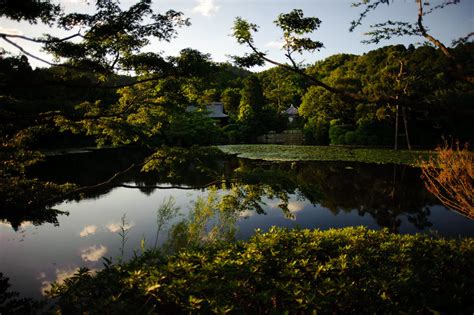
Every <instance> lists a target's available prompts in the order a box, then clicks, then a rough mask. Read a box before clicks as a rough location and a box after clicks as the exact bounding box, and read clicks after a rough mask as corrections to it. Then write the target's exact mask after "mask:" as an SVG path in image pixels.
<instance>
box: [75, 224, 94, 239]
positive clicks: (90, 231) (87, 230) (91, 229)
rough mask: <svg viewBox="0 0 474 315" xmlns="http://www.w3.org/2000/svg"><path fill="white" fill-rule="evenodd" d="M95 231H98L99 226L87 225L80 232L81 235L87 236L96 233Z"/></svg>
mask: <svg viewBox="0 0 474 315" xmlns="http://www.w3.org/2000/svg"><path fill="white" fill-rule="evenodd" d="M95 232H97V226H95V225H87V226H85V227H84V228H83V229H82V231H81V233H79V236H80V237H86V236H89V235H93V234H95Z"/></svg>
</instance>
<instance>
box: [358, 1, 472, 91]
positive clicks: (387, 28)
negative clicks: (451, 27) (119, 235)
mask: <svg viewBox="0 0 474 315" xmlns="http://www.w3.org/2000/svg"><path fill="white" fill-rule="evenodd" d="M460 1H461V0H443V1H441V3H440V4H437V5H432V4H431V3H430V1H423V0H415V2H416V4H417V8H418V15H417V19H416V21H414V22H402V21H392V20H388V21H385V22H381V23H376V24H374V25H371V28H373V30H372V31H370V32H368V33H367V35H368V36H370V39H369V40H365V41H363V42H365V43H375V44H378V43H379V42H380V41H382V40H387V39H391V38H393V37H399V36H421V37H423V38H425V39H426V40H427V41H429V42H430V43H432V44H433V45H434V46H435V47H437V48H439V49H440V51H441V52H442V53H443V54H444V55H445V56H446V57H447V58H448V59H449V60H450V61H451V65H452V66H454V67H455V69H454V71H453V75H454V76H456V77H459V78H463V79H465V80H466V81H468V82H470V83H474V78H473V76H472V74H467V73H465V72H464V71H463V70H464V69H463V67H462V64H461V63H460V62H459V61H458V60H457V59H456V56H455V55H454V54H452V52H451V51H450V49H449V48H448V47H447V46H446V45H445V44H444V43H442V42H441V41H440V40H439V39H437V38H436V37H434V36H433V35H432V34H430V33H429V29H428V28H427V27H426V26H425V24H424V20H423V19H424V17H425V16H427V15H429V14H431V13H433V12H435V11H437V10H439V9H444V8H445V7H447V6H450V5H455V4H458V3H459V2H460ZM391 2H393V0H392V1H390V0H361V1H357V2H355V3H354V4H353V5H354V6H355V7H362V8H363V9H362V12H361V13H360V15H359V17H358V18H357V19H356V20H354V21H352V22H351V27H350V29H349V30H350V31H351V32H352V31H353V30H354V29H355V28H356V27H358V26H359V25H361V24H362V21H363V20H364V19H365V18H366V16H367V15H368V14H369V12H371V11H375V10H376V9H377V7H379V6H380V5H382V4H387V5H390V3H391ZM473 35H474V32H471V33H469V34H467V35H466V36H465V37H463V38H461V39H458V40H454V41H453V45H454V44H456V43H465V42H467V41H468V39H469V38H470V37H471V36H473Z"/></svg>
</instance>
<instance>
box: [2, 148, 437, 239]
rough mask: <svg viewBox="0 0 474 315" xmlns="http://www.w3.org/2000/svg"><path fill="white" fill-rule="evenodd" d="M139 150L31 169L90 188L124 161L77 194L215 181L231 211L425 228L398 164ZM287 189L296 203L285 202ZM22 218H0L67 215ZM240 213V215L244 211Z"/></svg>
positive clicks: (424, 207)
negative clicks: (308, 212)
mask: <svg viewBox="0 0 474 315" xmlns="http://www.w3.org/2000/svg"><path fill="white" fill-rule="evenodd" d="M149 153H150V152H146V151H143V150H126V151H124V149H113V150H103V151H95V152H92V153H90V154H76V155H65V156H56V157H51V158H49V159H48V160H47V161H46V162H45V163H43V164H42V165H39V166H37V167H36V168H35V169H32V170H31V174H32V175H33V176H37V177H39V178H41V179H42V180H45V181H54V182H57V183H66V182H73V183H76V184H78V185H80V186H88V185H89V186H90V185H95V184H97V183H100V182H103V181H106V180H107V179H109V178H110V177H111V176H113V175H114V174H115V172H116V171H117V170H118V169H125V168H127V167H128V166H130V163H131V162H134V163H137V164H139V166H137V167H135V168H134V169H132V170H131V171H129V172H126V173H124V174H121V175H120V176H119V177H117V179H116V180H114V181H112V182H110V183H109V184H107V185H103V186H100V187H99V188H98V189H94V190H87V191H85V192H83V193H82V197H83V198H86V199H89V200H90V199H99V198H102V197H103V196H105V195H106V194H108V193H110V191H111V190H112V189H114V187H127V188H137V189H139V191H140V192H142V193H143V194H145V195H146V196H150V195H151V194H153V192H154V191H156V190H157V189H169V188H175V187H180V189H200V188H204V187H207V186H208V185H209V184H211V183H212V184H216V185H218V186H219V187H220V188H221V189H223V190H224V191H227V194H225V196H224V198H225V199H226V202H227V203H229V205H231V206H232V207H233V208H234V209H235V210H236V211H239V212H241V213H243V214H246V215H248V214H249V211H255V212H256V213H259V214H263V213H265V207H266V206H267V204H266V203H265V201H264V200H267V202H276V204H275V205H273V207H275V206H276V207H278V208H279V209H281V211H282V212H283V214H284V215H285V216H286V217H287V218H293V219H294V216H295V213H296V212H298V211H301V210H302V209H303V208H304V206H305V205H306V204H311V205H313V206H321V207H323V208H325V209H328V210H330V211H331V212H332V213H333V214H335V215H339V214H340V213H351V212H354V211H356V212H357V213H358V214H359V215H360V216H366V215H368V216H370V217H372V218H374V220H375V221H376V222H377V225H378V226H380V227H386V228H389V229H390V230H392V231H394V232H396V231H398V230H399V227H400V225H401V222H402V220H401V217H402V216H404V217H406V218H407V220H408V222H410V223H411V224H413V226H415V227H416V228H417V229H420V230H423V229H425V228H427V227H431V226H432V222H430V220H429V217H430V207H431V206H433V205H435V204H437V202H436V201H435V200H434V198H432V197H431V195H430V194H429V193H428V192H427V191H426V190H425V189H424V187H423V184H422V182H421V179H420V177H419V175H420V172H419V170H418V169H414V168H411V167H408V166H402V165H374V164H364V163H346V162H317V163H316V162H299V163H295V162H292V163H281V162H280V163H271V162H264V161H250V160H242V159H237V158H233V157H229V156H223V155H222V154H217V153H216V152H215V151H212V150H209V149H201V148H198V149H194V150H184V149H179V148H168V149H163V150H159V151H157V152H156V153H154V154H153V155H152V157H153V158H152V159H148V160H147V163H138V162H137V161H143V159H144V158H145V157H146V156H148V155H149ZM292 195H297V197H298V201H297V202H296V201H292V202H290V201H289V200H290V198H291V196H292ZM75 200H80V198H79V197H76V198H75ZM28 214H29V215H27V216H22V217H17V218H15V217H11V216H10V217H3V218H2V219H3V220H4V221H5V222H9V223H10V224H11V225H12V227H13V228H14V229H17V228H18V226H20V225H21V222H22V220H24V221H26V220H28V221H31V222H33V224H41V223H42V222H49V223H54V224H57V216H58V215H62V214H67V213H65V212H61V211H58V210H52V209H47V210H44V211H38V212H37V214H38V216H37V217H32V215H34V212H31V213H28ZM243 216H245V215H243ZM106 228H107V229H108V230H109V231H111V232H116V231H118V228H119V226H118V223H109V224H108V225H107V227H106ZM96 231H97V227H96V226H95V225H90V226H87V227H84V230H83V231H81V232H80V235H81V236H87V235H90V234H94V233H95V232H96Z"/></svg>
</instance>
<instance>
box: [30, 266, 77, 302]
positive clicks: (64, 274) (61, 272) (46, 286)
mask: <svg viewBox="0 0 474 315" xmlns="http://www.w3.org/2000/svg"><path fill="white" fill-rule="evenodd" d="M78 270H79V268H78V267H75V266H74V267H66V268H64V269H56V272H55V278H54V279H53V280H51V281H49V280H47V279H46V273H44V272H40V273H39V275H38V277H36V279H38V280H41V294H42V295H46V291H49V290H51V283H53V282H57V283H59V284H62V283H63V282H64V280H66V279H67V278H69V277H72V276H73V275H74V274H75V273H76V272H77V271H78Z"/></svg>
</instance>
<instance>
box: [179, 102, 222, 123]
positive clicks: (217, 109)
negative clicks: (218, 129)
mask: <svg viewBox="0 0 474 315" xmlns="http://www.w3.org/2000/svg"><path fill="white" fill-rule="evenodd" d="M200 109H201V107H196V106H188V107H187V108H186V111H187V112H195V111H199V110H200ZM203 109H204V110H205V111H206V112H207V116H208V117H210V118H212V119H214V120H215V121H216V124H219V125H221V126H223V125H226V124H227V122H228V120H229V116H228V115H227V114H225V113H224V104H223V103H221V102H212V103H210V104H208V105H206V107H205V108H203Z"/></svg>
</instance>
